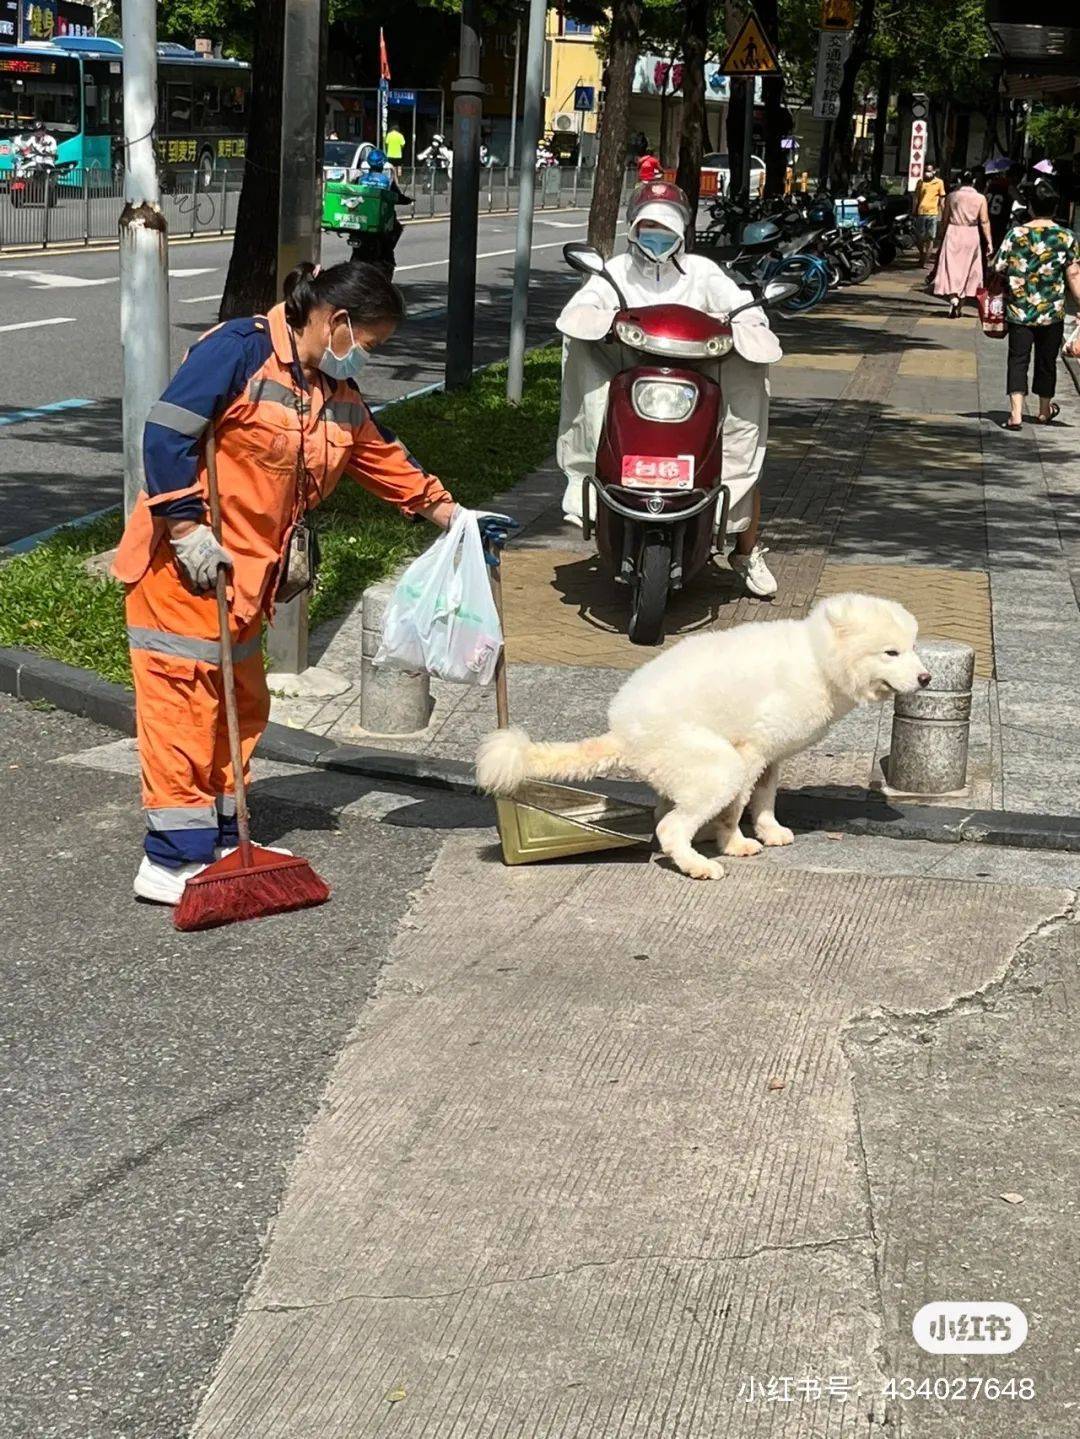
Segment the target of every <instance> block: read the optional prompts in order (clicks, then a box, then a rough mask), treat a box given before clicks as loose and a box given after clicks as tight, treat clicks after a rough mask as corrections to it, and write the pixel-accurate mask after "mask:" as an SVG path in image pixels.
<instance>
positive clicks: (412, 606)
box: [374, 506, 502, 685]
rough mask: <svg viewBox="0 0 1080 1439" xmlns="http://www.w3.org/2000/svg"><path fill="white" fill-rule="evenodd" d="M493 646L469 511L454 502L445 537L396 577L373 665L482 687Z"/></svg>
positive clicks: (492, 620)
mask: <svg viewBox="0 0 1080 1439" xmlns="http://www.w3.org/2000/svg"><path fill="white" fill-rule="evenodd" d="M501 648H502V629H501V627H500V625H499V616H498V614H497V612H496V610H495V601H494V599H493V598H492V595H491V583H490V581H489V579H488V568H487V565H486V563H485V562H484V546H483V542H482V541H481V539H480V531H479V529H478V527H477V523H476V515H475V513H474V512H473V511H472V510H466V509H462V508H461V507H460V506H459V507H458V511H457V514H456V515H455V516H454V519H453V521H452V522H451V524H450V528H449V529H448V530H447V532H446V534H444V535H442V536H441V538H439V539H438V540H436V541H435V543H434V544H433V545H432V546H431V548H430V549H428V550H425V551H424V553H423V554H422V555H420V557H419V558H418V559H415V560H414V561H413V562H412V564H411V565H410V566H409V568H408V569H407V570H406V571H405V573H404V574H403V575H402V576H401V579H400V580H399V581H398V583H397V588H396V589H395V590H394V594H393V597H392V599H391V601H390V605H389V608H388V609H387V611H386V619H385V622H384V624H383V633H382V642H381V644H380V645H379V648H378V651H377V652H376V655H375V660H374V663H375V664H377V665H389V666H391V668H393V669H402V670H413V671H416V670H427V672H428V674H430V675H434V676H436V678H438V679H442V680H454V681H455V682H456V683H458V684H466V685H486V684H490V683H491V680H492V678H493V676H494V674H495V664H496V661H497V660H498V658H499V651H500V649H501Z"/></svg>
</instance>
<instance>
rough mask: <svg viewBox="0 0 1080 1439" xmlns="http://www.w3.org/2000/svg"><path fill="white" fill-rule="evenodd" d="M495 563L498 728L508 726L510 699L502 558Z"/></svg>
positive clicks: (493, 574)
mask: <svg viewBox="0 0 1080 1439" xmlns="http://www.w3.org/2000/svg"><path fill="white" fill-rule="evenodd" d="M496 558H498V559H499V563H498V564H497V565H491V566H490V571H491V593H492V595H493V596H494V598H495V613H496V614H497V615H498V616H499V629H500V630H502V636H503V642H502V649H500V651H499V658H498V659H497V660H496V661H495V715H496V721H497V723H498V726H499V728H500V729H508V728H509V727H510V699H509V696H508V695H507V692H506V624H505V623H504V621H503V596H502V558H501V556H496Z"/></svg>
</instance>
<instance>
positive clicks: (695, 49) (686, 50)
mask: <svg viewBox="0 0 1080 1439" xmlns="http://www.w3.org/2000/svg"><path fill="white" fill-rule="evenodd" d="M708 46H709V0H686V8H685V11H684V14H683V34H682V58H683V72H682V128H681V131H680V134H679V168H678V171H677V173H676V175H675V183H676V185H678V186H679V187H680V188H681V189H682V190H684V191H685V192H686V198H687V199H688V200H689V201H690V215H691V221H690V233H689V234H688V236H687V245H688V246H689V247H691V248H692V247H693V242H694V228H695V221H694V217H695V216H696V215H697V207H698V197H699V195H700V192H701V160H702V156H703V155H704V153H705V137H704V133H703V126H702V121H703V119H704V115H705V52H706V50H707V49H708Z"/></svg>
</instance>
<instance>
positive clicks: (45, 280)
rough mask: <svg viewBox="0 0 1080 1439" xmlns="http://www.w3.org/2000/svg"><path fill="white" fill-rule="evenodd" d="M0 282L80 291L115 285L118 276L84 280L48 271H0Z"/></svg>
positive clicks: (44, 288)
mask: <svg viewBox="0 0 1080 1439" xmlns="http://www.w3.org/2000/svg"><path fill="white" fill-rule="evenodd" d="M0 280H26V281H28V282H29V283H30V284H31V285H36V286H37V287H38V288H39V289H41V290H82V289H87V288H89V287H90V286H91V285H115V284H116V283H117V281H118V280H119V276H118V275H106V277H105V278H104V279H103V280H84V279H83V278H82V277H81V276H80V275H54V274H52V273H51V271H49V270H0Z"/></svg>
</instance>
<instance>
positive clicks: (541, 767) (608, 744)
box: [476, 729, 620, 794]
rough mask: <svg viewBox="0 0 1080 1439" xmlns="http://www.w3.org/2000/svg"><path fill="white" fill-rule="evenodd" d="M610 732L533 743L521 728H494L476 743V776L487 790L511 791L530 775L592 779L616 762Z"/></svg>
mask: <svg viewBox="0 0 1080 1439" xmlns="http://www.w3.org/2000/svg"><path fill="white" fill-rule="evenodd" d="M619 759H620V751H619V746H618V743H617V742H616V740H615V737H614V735H610V734H602V735H595V736H593V737H592V738H591V739H583V740H578V741H577V742H576V743H571V744H534V743H533V742H532V740H531V739H530V738H529V736H528V735H527V734H526V733H525V731H524V730H523V729H497V730H493V731H492V733H491V734H489V735H487V736H486V737H485V738H484V739H483V740H482V741H481V743H480V748H479V750H478V751H477V755H476V778H477V781H478V783H479V785H480V788H481V789H482V790H486V791H487V792H488V794H513V793H514V791H515V790H516V789H520V788H521V786H522V785H523V784H524V783H525V781H526V780H530V779H595V778H596V776H597V775H602V774H610V773H611V771H612V770H613V769H616V768H617V767H618V764H619Z"/></svg>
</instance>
